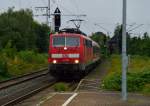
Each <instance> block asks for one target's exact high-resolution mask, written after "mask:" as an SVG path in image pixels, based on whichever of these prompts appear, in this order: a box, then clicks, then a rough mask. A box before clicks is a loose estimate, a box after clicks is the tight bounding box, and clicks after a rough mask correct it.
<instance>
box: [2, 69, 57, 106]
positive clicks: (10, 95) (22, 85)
mask: <svg viewBox="0 0 150 106" xmlns="http://www.w3.org/2000/svg"><path fill="white" fill-rule="evenodd" d="M56 81H57V80H56V79H54V78H53V77H51V76H50V75H49V74H48V71H47V70H46V69H43V70H40V71H38V72H36V73H32V74H28V75H24V76H22V77H19V78H13V79H10V80H7V81H4V82H0V106H12V105H14V104H16V103H18V102H20V101H22V100H24V99H26V98H29V97H30V96H32V95H33V94H35V93H37V92H40V91H42V90H44V89H46V88H47V87H50V86H52V85H53V84H54V83H56Z"/></svg>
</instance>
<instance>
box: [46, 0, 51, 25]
mask: <svg viewBox="0 0 150 106" xmlns="http://www.w3.org/2000/svg"><path fill="white" fill-rule="evenodd" d="M50 5H51V1H50V0H48V14H47V16H48V19H50V16H51V12H50ZM49 21H50V20H49ZM49 26H51V25H50V24H49Z"/></svg>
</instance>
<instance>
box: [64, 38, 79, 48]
mask: <svg viewBox="0 0 150 106" xmlns="http://www.w3.org/2000/svg"><path fill="white" fill-rule="evenodd" d="M66 46H79V37H66Z"/></svg>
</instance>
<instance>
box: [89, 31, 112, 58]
mask: <svg viewBox="0 0 150 106" xmlns="http://www.w3.org/2000/svg"><path fill="white" fill-rule="evenodd" d="M90 38H91V39H92V40H94V41H95V42H97V43H98V44H99V46H100V48H101V49H100V53H101V54H103V55H104V56H106V55H107V48H108V47H107V41H108V40H109V36H107V35H106V34H104V33H103V32H96V33H93V34H92V36H91V37H90Z"/></svg>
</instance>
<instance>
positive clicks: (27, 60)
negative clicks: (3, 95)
mask: <svg viewBox="0 0 150 106" xmlns="http://www.w3.org/2000/svg"><path fill="white" fill-rule="evenodd" d="M32 16H33V14H32V11H30V10H29V9H27V10H20V11H13V9H11V8H10V9H8V11H7V12H4V13H2V14H0V80H5V79H7V78H11V77H15V76H19V75H23V74H27V73H30V72H33V71H36V70H37V69H39V68H43V67H46V66H47V53H46V52H47V51H48V44H49V35H48V33H49V31H50V30H49V27H48V26H47V25H45V24H39V23H37V22H36V21H34V19H33V17H32ZM39 53H41V54H39ZM45 53H46V54H45Z"/></svg>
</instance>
